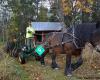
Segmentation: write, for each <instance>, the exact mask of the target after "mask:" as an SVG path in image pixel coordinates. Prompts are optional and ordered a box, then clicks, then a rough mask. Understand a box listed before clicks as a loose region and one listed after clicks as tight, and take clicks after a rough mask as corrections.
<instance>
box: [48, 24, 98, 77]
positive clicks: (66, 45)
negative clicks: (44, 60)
mask: <svg viewBox="0 0 100 80" xmlns="http://www.w3.org/2000/svg"><path fill="white" fill-rule="evenodd" d="M98 24H99V23H82V24H79V25H77V26H74V27H70V28H67V29H66V32H51V33H49V36H48V38H47V43H48V49H49V50H51V52H52V55H51V59H52V63H51V67H52V68H53V69H57V68H59V66H58V64H57V62H56V55H58V54H61V53H64V54H66V66H65V70H64V74H65V75H66V76H72V72H73V71H74V70H76V69H77V68H78V67H80V66H81V65H82V63H83V59H82V50H83V48H84V47H85V44H86V43H87V42H89V43H90V44H92V46H93V47H94V48H95V49H96V51H97V52H100V25H98ZM72 56H79V58H78V60H77V62H76V63H74V64H73V63H71V58H72Z"/></svg>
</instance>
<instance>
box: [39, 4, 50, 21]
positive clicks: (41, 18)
mask: <svg viewBox="0 0 100 80" xmlns="http://www.w3.org/2000/svg"><path fill="white" fill-rule="evenodd" d="M47 12H48V9H47V8H45V7H44V6H41V7H40V10H39V14H38V21H40V22H46V21H48V16H47Z"/></svg>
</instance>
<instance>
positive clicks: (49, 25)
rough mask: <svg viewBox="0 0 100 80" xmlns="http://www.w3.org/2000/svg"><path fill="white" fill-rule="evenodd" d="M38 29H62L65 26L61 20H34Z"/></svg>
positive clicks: (34, 26) (33, 24)
mask: <svg viewBox="0 0 100 80" xmlns="http://www.w3.org/2000/svg"><path fill="white" fill-rule="evenodd" d="M32 27H33V28H34V29H35V30H36V31H60V30H61V29H62V28H63V25H62V23H61V22H32Z"/></svg>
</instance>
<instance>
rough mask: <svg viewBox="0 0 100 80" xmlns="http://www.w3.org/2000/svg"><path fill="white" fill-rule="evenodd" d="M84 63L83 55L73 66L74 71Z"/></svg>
mask: <svg viewBox="0 0 100 80" xmlns="http://www.w3.org/2000/svg"><path fill="white" fill-rule="evenodd" d="M82 63H83V59H82V54H81V55H80V56H79V59H78V60H77V62H76V63H74V64H72V70H73V71H74V70H76V69H77V68H78V67H80V66H81V65H82Z"/></svg>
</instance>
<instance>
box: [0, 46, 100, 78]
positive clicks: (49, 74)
mask: <svg viewBox="0 0 100 80" xmlns="http://www.w3.org/2000/svg"><path fill="white" fill-rule="evenodd" d="M87 47H88V46H87ZM87 47H86V49H85V50H84V51H83V59H84V63H83V65H82V66H81V67H80V68H78V69H77V70H76V71H74V72H73V76H72V77H71V78H68V77H66V76H64V65H65V55H64V54H63V55H59V56H58V59H57V62H58V64H59V65H60V69H59V70H53V69H51V67H50V63H51V59H50V55H47V56H46V58H45V61H46V65H45V66H41V65H40V62H38V61H35V59H33V58H29V59H28V61H27V63H26V64H24V65H21V64H20V63H19V61H18V59H15V58H12V57H10V56H9V55H8V54H7V53H5V52H4V51H3V49H2V47H0V80H87V79H88V80H100V61H98V60H100V59H99V58H100V54H99V53H96V52H95V51H94V52H93V54H92V55H90V52H91V50H90V49H89V48H87ZM84 53H85V54H84ZM95 55H96V56H95ZM75 60H76V58H75V59H73V61H75Z"/></svg>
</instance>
